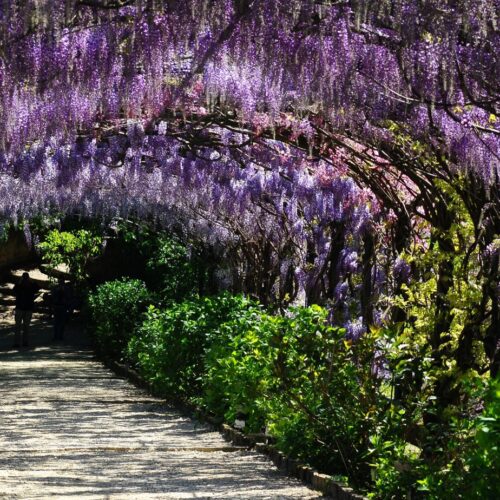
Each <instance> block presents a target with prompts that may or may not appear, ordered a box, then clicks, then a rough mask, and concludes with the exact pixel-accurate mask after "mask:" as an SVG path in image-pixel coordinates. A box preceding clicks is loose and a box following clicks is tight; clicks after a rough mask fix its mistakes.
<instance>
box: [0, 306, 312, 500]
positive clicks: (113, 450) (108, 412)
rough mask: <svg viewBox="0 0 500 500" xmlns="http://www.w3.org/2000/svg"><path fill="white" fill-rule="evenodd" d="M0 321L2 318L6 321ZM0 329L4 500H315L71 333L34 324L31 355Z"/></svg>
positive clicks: (6, 328)
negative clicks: (57, 338) (120, 372)
mask: <svg viewBox="0 0 500 500" xmlns="http://www.w3.org/2000/svg"><path fill="white" fill-rule="evenodd" d="M4 312H5V311H4ZM6 312H7V314H6V315H5V316H4V318H3V319H2V320H0V321H1V323H0V335H1V337H0V348H1V349H2V350H1V351H0V380H1V385H0V398H1V401H2V404H1V405H0V497H1V498H4V497H5V498H22V499H27V498H45V497H54V496H55V497H57V498H65V497H67V498H71V497H76V496H80V497H84V498H113V499H114V498H116V499H119V498H134V499H135V498H179V499H182V498H198V499H199V498H269V499H270V498H318V497H320V494H318V493H316V492H314V491H312V490H309V489H307V488H306V487H305V486H303V485H302V484H301V483H299V482H298V481H296V480H294V479H290V478H288V477H285V476H283V475H282V474H281V473H280V472H279V471H278V470H277V469H275V468H274V466H273V465H272V464H271V462H270V461H269V460H268V459H267V458H265V457H264V456H262V455H259V454H258V453H255V452H253V451H249V450H246V449H243V448H238V447H234V446H232V445H231V444H230V443H228V442H226V441H224V439H223V438H222V437H221V435H220V434H219V433H217V432H214V431H213V430H212V429H210V428H209V427H207V426H206V425H204V424H200V423H198V422H196V421H194V420H192V419H190V418H188V417H186V416H184V415H183V414H182V413H180V412H179V411H178V410H176V409H175V408H172V407H169V406H168V405H166V404H165V403H164V402H163V401H161V400H159V399H157V398H153V397H151V396H149V395H148V394H146V393H145V392H144V391H142V390H139V389H137V388H136V387H134V386H133V385H131V384H130V383H128V382H127V381H126V380H124V379H121V378H119V377H117V376H116V375H115V374H114V373H112V372H111V371H109V370H108V369H106V368H104V366H103V365H102V364H101V363H100V362H98V361H97V360H96V359H95V358H94V355H93V352H92V351H91V349H90V343H89V341H88V339H87V338H86V337H85V335H83V333H82V329H81V328H79V327H78V325H76V326H75V325H73V326H71V327H70V328H69V330H68V332H67V338H68V341H67V342H66V343H64V344H54V343H51V341H50V338H51V329H50V326H49V325H47V324H46V320H44V319H43V317H42V316H40V317H39V318H35V321H34V325H33V336H32V338H33V345H34V347H33V348H32V349H28V350H23V351H17V350H13V349H12V347H11V346H12V343H13V334H12V329H13V325H12V320H11V319H10V318H11V317H12V315H11V314H10V315H9V314H8V311H6Z"/></svg>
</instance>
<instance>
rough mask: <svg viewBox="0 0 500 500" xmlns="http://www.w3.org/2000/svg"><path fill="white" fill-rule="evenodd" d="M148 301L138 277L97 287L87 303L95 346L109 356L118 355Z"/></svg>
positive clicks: (140, 317) (148, 296)
mask: <svg viewBox="0 0 500 500" xmlns="http://www.w3.org/2000/svg"><path fill="white" fill-rule="evenodd" d="M149 302H150V293H149V291H148V289H147V288H146V285H145V283H144V282H142V281H140V280H135V279H122V280H116V281H108V282H107V283H104V284H102V285H100V286H99V287H97V289H96V290H95V291H94V292H92V293H91V294H90V295H89V298H88V303H89V309H90V315H91V320H92V323H93V333H94V335H95V339H96V343H97V346H98V348H99V349H100V350H101V351H102V352H104V353H106V354H108V355H111V356H113V357H119V356H120V355H122V354H123V353H124V350H125V348H126V346H127V344H128V341H129V339H130V337H132V335H133V334H134V332H135V331H136V329H137V327H138V326H139V325H140V323H141V322H142V314H143V313H144V311H145V310H146V307H147V305H148V304H149Z"/></svg>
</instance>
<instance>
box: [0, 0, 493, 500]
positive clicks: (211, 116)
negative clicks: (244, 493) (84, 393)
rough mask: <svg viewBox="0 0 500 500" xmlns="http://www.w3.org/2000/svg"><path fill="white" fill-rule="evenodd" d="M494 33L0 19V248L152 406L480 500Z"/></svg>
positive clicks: (487, 435)
mask: <svg viewBox="0 0 500 500" xmlns="http://www.w3.org/2000/svg"><path fill="white" fill-rule="evenodd" d="M499 14H500V3H499V1H498V0H380V1H377V2H374V1H370V0H182V1H181V0H59V1H57V0H10V1H9V0H1V1H0V233H1V235H0V237H2V238H3V241H4V246H5V245H6V244H7V243H5V242H7V241H8V240H9V239H11V238H12V237H13V235H16V234H18V233H19V234H20V233H21V232H23V233H24V238H25V243H26V245H27V246H28V247H29V249H30V255H31V256H32V257H31V259H32V260H33V262H35V261H36V262H37V263H38V264H40V263H44V265H48V266H49V267H50V265H52V264H54V265H60V264H67V266H68V269H69V274H70V279H71V281H72V283H73V284H74V286H75V287H76V288H78V289H79V290H84V293H83V292H82V296H83V298H82V299H81V304H80V305H79V306H78V310H79V311H80V312H79V316H80V321H82V322H86V323H88V324H89V325H94V326H92V327H91V329H93V330H95V332H94V333H93V335H94V336H95V339H94V342H95V343H96V346H97V347H96V349H98V352H99V353H100V355H101V356H104V357H105V358H109V359H111V358H113V359H119V360H120V361H121V362H125V364H127V366H130V367H132V368H133V369H134V370H137V372H138V373H139V374H140V375H141V377H143V378H144V379H145V380H148V381H149V383H150V384H151V385H152V386H153V387H155V390H156V391H157V394H161V395H163V396H165V395H167V396H169V397H170V398H173V399H175V400H177V399H180V400H183V401H184V402H186V401H188V402H189V404H195V405H196V406H197V407H201V408H203V411H205V412H208V413H209V414H210V415H212V417H213V416H215V417H216V418H219V417H220V419H221V420H225V421H227V422H228V423H229V424H233V422H235V421H236V422H240V421H244V422H245V429H244V431H247V432H250V433H255V432H264V431H265V433H266V435H267V433H270V434H272V435H273V440H275V441H276V446H277V447H278V449H280V450H281V451H283V452H285V453H287V454H289V455H290V457H292V458H291V459H290V460H292V459H297V460H301V461H303V462H304V463H306V464H309V465H312V466H314V467H316V468H317V469H318V470H319V471H320V472H325V473H327V474H331V475H333V476H332V477H336V476H340V477H342V478H343V480H344V481H346V482H348V483H349V484H350V485H351V486H352V487H354V488H355V489H356V490H357V491H360V492H362V493H364V494H367V495H371V498H387V499H390V498H394V499H401V498H434V499H446V498H450V499H451V498H453V499H456V498H463V499H492V500H493V499H496V498H499V495H500V491H499V490H498V488H499V486H498V479H499V477H500V469H499V466H500V465H499V464H500V420H499V419H500V416H499V410H500V382H499V379H498V376H499V371H500V116H499V106H500V59H499V54H500V27H499ZM70 238H73V240H71V242H70ZM1 245H2V244H1V243H0V253H1V248H2V247H1ZM65 245H66V247H65ZM71 245H73V246H71ZM65 252H66V253H65ZM76 254H78V256H77V257H75V255H76ZM106 254H108V258H107V260H106V257H105V255H106ZM111 254H112V256H111V257H109V255H111ZM118 255H119V256H121V257H117V256H118ZM100 261H101V264H100V265H99V262H100ZM118 261H120V262H122V264H123V266H122V268H123V269H121V270H118V268H119V263H118ZM102 262H107V264H106V263H105V264H102ZM110 262H112V264H113V265H112V266H111V265H110V264H109V263H110ZM138 262H144V265H143V268H141V269H142V270H141V269H139V268H140V265H139V264H138ZM38 264H37V265H38ZM111 267H113V270H114V271H113V272H114V274H113V273H111V271H110V269H111ZM92 269H94V271H92ZM96 269H97V271H96ZM106 272H108V274H109V276H108V274H106ZM110 273H111V274H110ZM108 278H109V279H108ZM127 280H128V281H127ZM113 287H115V288H113ZM120 294H121V295H120ZM117 297H118V298H117ZM113 301H115V302H116V304H115V302H113ZM113 304H115V305H113ZM125 304H126V305H125ZM111 307H115V308H116V309H111ZM120 307H122V309H120ZM113 315H116V316H113ZM117 325H118V326H117ZM124 332H125V333H124ZM0 369H1V361H0ZM162 391H163V392H162ZM263 429H264V430H263ZM1 432H3V429H2V428H0V433H1ZM0 470H1V465H0ZM1 488H2V475H1V474H0V496H1V493H2V491H1ZM160 497H161V496H160ZM161 498H163V497H161ZM165 498H167V497H165ZM168 498H175V496H174V497H168ZM217 498H219V497H217ZM221 498H222V497H221ZM249 498H250V496H249ZM269 498H271V497H269ZM273 498H274V497H273ZM286 498H288V497H286ZM290 498H292V497H290ZM339 498H344V497H340V496H339ZM346 498H347V497H346Z"/></svg>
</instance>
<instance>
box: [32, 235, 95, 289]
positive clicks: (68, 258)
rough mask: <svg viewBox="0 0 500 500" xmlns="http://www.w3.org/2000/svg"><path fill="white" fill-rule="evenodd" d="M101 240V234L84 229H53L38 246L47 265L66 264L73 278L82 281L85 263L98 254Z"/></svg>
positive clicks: (84, 276) (84, 275)
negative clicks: (70, 230)
mask: <svg viewBox="0 0 500 500" xmlns="http://www.w3.org/2000/svg"><path fill="white" fill-rule="evenodd" d="M102 242H103V239H102V237H101V236H99V235H97V234H95V233H92V232H91V231H88V230H85V229H80V230H77V231H74V232H68V231H59V230H58V229H53V230H51V231H50V232H49V233H47V235H46V237H45V239H44V241H42V242H41V243H39V244H38V248H39V250H40V251H41V253H42V259H43V261H44V262H45V263H46V264H47V265H49V266H50V267H56V266H58V265H60V264H66V265H67V266H68V267H69V270H70V272H71V274H72V275H73V276H74V278H75V279H76V280H77V281H82V280H84V279H85V278H86V277H87V274H86V270H85V268H86V265H87V263H88V262H89V261H90V259H92V258H94V257H97V256H98V255H99V253H100V252H101V249H102Z"/></svg>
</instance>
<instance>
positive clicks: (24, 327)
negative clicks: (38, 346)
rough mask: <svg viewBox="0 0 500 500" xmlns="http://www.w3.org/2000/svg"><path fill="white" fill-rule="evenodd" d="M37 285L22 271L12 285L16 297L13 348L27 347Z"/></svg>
mask: <svg viewBox="0 0 500 500" xmlns="http://www.w3.org/2000/svg"><path fill="white" fill-rule="evenodd" d="M37 292H38V286H37V285H36V283H35V282H34V281H33V280H32V279H31V278H30V275H29V274H28V273H23V275H22V276H21V279H20V280H19V282H18V283H17V284H16V285H15V286H14V296H15V297H16V310H15V320H16V338H15V341H14V347H15V348H21V347H29V345H30V338H29V328H30V323H31V317H32V316H33V310H34V309H35V297H36V294H37Z"/></svg>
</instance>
